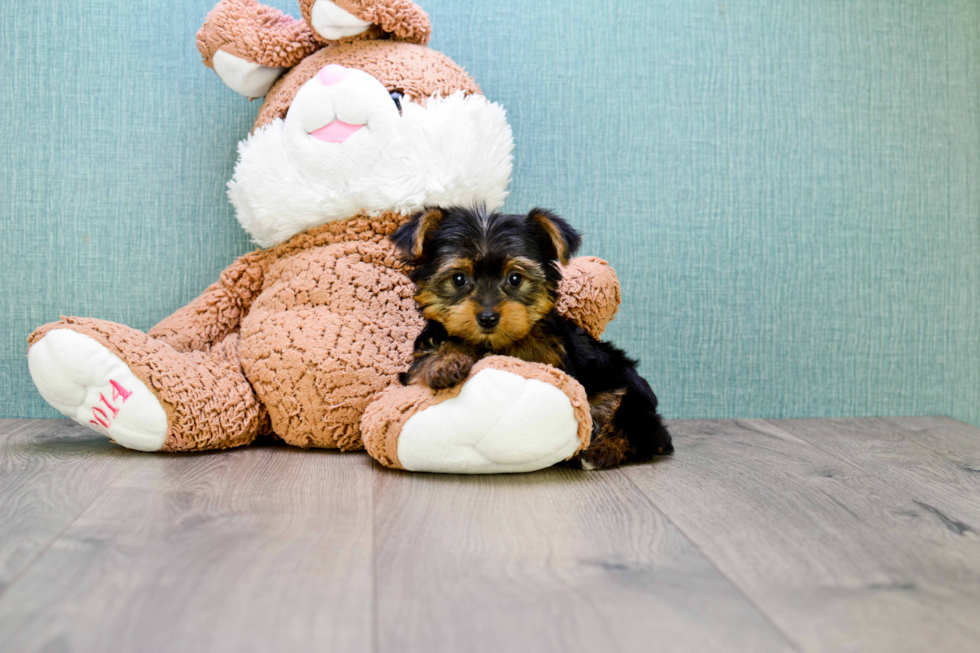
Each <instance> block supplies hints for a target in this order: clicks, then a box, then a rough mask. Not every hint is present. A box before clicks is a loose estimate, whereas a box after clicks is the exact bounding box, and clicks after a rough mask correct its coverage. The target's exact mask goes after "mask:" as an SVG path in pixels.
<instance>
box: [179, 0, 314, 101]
mask: <svg viewBox="0 0 980 653" xmlns="http://www.w3.org/2000/svg"><path fill="white" fill-rule="evenodd" d="M319 48H320V45H319V44H318V43H317V42H316V39H315V37H314V34H313V31H312V30H310V28H309V26H308V25H307V24H306V23H304V22H303V21H300V20H296V19H295V18H293V17H291V16H288V15H286V14H284V13H282V12H281V11H279V10H278V9H274V8H273V7H268V6H266V5H263V4H261V3H259V2H257V1H256V0H221V2H219V3H218V4H217V5H215V7H214V9H212V10H211V12H210V13H208V16H207V18H206V19H205V21H204V25H203V26H202V27H201V29H200V30H199V31H198V32H197V49H198V51H199V52H200V53H201V58H202V60H203V61H204V65H205V66H207V67H208V68H212V69H214V71H215V72H216V73H218V76H219V77H220V78H221V80H222V81H223V82H224V83H225V84H227V85H228V87H229V88H231V89H232V90H233V91H235V92H237V93H241V94H242V95H244V96H246V97H251V98H255V97H262V96H264V95H265V94H266V93H267V92H268V91H269V88H271V87H272V85H273V84H274V83H275V81H276V80H277V79H278V78H279V77H280V76H281V75H282V74H283V73H285V72H286V71H287V70H289V69H290V68H292V67H293V66H295V65H296V64H298V63H299V62H300V61H302V60H303V59H305V58H306V57H307V56H309V55H310V54H313V53H314V52H316V51H317V50H318V49H319Z"/></svg>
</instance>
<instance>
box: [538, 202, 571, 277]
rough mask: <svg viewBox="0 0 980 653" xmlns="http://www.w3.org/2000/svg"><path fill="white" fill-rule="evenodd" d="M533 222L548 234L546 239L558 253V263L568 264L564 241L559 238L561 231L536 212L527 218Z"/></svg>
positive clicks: (546, 217) (544, 216)
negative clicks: (548, 239)
mask: <svg viewBox="0 0 980 653" xmlns="http://www.w3.org/2000/svg"><path fill="white" fill-rule="evenodd" d="M528 217H529V218H531V219H532V220H534V221H535V222H537V223H538V224H539V225H541V227H542V228H543V229H544V230H545V232H546V233H547V234H548V238H550V239H551V244H552V245H554V247H555V251H556V252H557V253H558V261H559V262H560V263H561V264H562V265H565V264H567V263H568V249H567V248H566V247H565V239H564V238H562V236H561V231H559V230H558V227H557V226H555V223H554V222H552V221H551V220H550V219H548V216H546V215H544V214H542V213H538V212H537V211H532V212H531V214H530V215H529V216H528Z"/></svg>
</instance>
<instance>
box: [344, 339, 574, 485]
mask: <svg viewBox="0 0 980 653" xmlns="http://www.w3.org/2000/svg"><path fill="white" fill-rule="evenodd" d="M591 431H592V418H591V415H590V408H589V402H588V400H587V399H586V396H585V390H584V389H583V388H582V386H581V385H580V384H579V383H578V382H577V381H575V380H574V379H572V378H571V377H569V376H568V375H566V374H564V373H563V372H561V371H559V370H557V369H555V368H553V367H549V366H546V365H541V364H538V363H526V362H524V361H521V360H517V359H514V358H508V357H504V356H492V357H489V358H485V359H483V360H482V361H480V362H479V363H477V364H476V365H475V366H474V367H473V370H472V371H471V372H470V375H469V377H468V378H467V380H466V381H465V382H464V383H463V384H462V385H459V386H456V387H454V388H450V389H448V390H441V391H438V392H433V391H432V390H430V389H429V388H427V387H423V386H417V385H412V386H393V387H391V388H389V389H388V390H386V391H385V392H383V393H382V394H381V395H380V396H379V397H378V399H376V400H375V401H374V402H373V403H372V404H371V405H370V406H368V408H367V410H366V411H365V413H364V417H363V419H362V420H361V436H362V438H363V439H364V445H365V447H366V448H367V450H368V453H369V454H371V456H372V457H373V458H375V459H376V460H377V461H378V462H380V463H381V464H383V465H385V466H387V467H393V468H396V469H406V470H409V471H420V472H441V473H449V474H499V473H511V472H530V471H535V470H538V469H543V468H545V467H550V466H552V465H554V464H556V463H558V462H561V461H563V460H568V459H569V458H571V457H572V456H574V455H575V454H576V453H578V452H579V451H581V450H582V449H584V448H585V447H586V446H588V444H589V439H590V437H591Z"/></svg>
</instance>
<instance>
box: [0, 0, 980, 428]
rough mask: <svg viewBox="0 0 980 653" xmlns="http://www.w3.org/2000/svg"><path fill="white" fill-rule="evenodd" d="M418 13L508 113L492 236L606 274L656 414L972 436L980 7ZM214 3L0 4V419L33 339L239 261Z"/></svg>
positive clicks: (229, 110)
mask: <svg viewBox="0 0 980 653" xmlns="http://www.w3.org/2000/svg"><path fill="white" fill-rule="evenodd" d="M421 2H422V4H423V6H424V7H425V8H426V9H427V10H428V11H429V13H430V14H431V15H432V18H433V24H434V31H435V36H434V39H433V44H432V45H433V46H434V47H435V48H436V49H439V50H441V51H443V52H446V53H447V54H449V55H450V56H451V57H453V58H454V59H455V60H456V61H457V62H459V63H460V64H462V65H464V66H465V67H466V68H467V69H468V70H469V71H470V72H471V73H472V74H473V75H474V77H475V78H476V79H477V81H478V82H479V83H480V84H481V85H482V87H483V89H484V91H485V93H486V94H487V95H488V96H489V97H491V98H492V99H494V100H497V101H499V102H500V103H502V104H503V105H504V106H505V107H506V108H507V109H508V111H509V115H510V119H511V122H512V125H513V127H514V130H515V134H516V138H517V151H516V166H515V175H514V182H513V194H512V196H511V198H510V200H509V203H508V208H509V209H511V210H513V211H524V210H526V209H528V208H530V207H531V206H532V205H543V206H546V207H553V208H555V209H557V210H558V211H559V212H560V213H562V214H563V215H565V216H567V217H568V218H570V219H571V221H572V222H573V223H574V224H575V225H577V226H578V227H579V228H580V229H582V230H584V231H585V232H586V234H587V236H586V246H585V252H586V253H588V254H595V255H599V256H602V257H604V258H606V259H608V260H609V261H611V262H612V263H613V264H614V266H615V268H616V270H617V271H618V272H619V275H620V278H621V280H622V283H623V289H624V291H625V292H624V295H623V296H624V304H623V307H622V309H621V311H620V314H619V317H618V318H617V320H616V322H614V324H613V325H612V326H611V328H610V330H609V332H608V335H609V336H610V337H611V338H613V339H615V340H616V341H618V342H619V343H620V344H622V345H623V346H625V347H626V348H627V349H628V350H630V351H631V352H633V353H634V354H635V355H637V356H639V357H640V358H641V359H642V370H643V372H644V373H645V374H646V376H647V377H648V378H649V380H650V381H651V383H652V384H653V386H654V388H655V389H656V391H657V393H658V394H659V395H660V397H661V400H662V407H663V410H664V413H665V414H666V415H667V416H669V417H705V418H716V417H748V416H760V417H803V416H828V415H919V414H945V415H951V416H954V417H957V418H960V419H962V420H966V421H969V422H972V423H973V424H980V191H978V186H980V184H978V181H980V3H977V2H976V1H975V0H942V1H939V0H914V1H913V0H908V1H900V0H865V1H851V2H843V1H839V0H825V1H821V2H813V1H812V0H724V1H721V2H719V1H717V0H714V1H711V2H706V1H694V0H691V1H685V2H673V1H668V0H642V1H639V0H636V1H627V2H618V3H611V2H608V1H607V0H575V1H574V2H568V1H567V0H498V1H496V2H469V1H463V0H421ZM212 4H213V2H212V0H166V1H164V0H150V1H148V2H132V1H131V0H126V1H123V0H117V1H108V0H86V2H78V1H77V0H47V1H45V2H8V1H5V2H3V3H2V4H0V75H2V92H3V98H2V102H0V112H2V123H0V225H2V229H0V252H2V259H0V281H2V291H0V416H3V417H41V416H53V415H54V414H55V413H54V411H52V410H51V409H49V408H48V407H47V406H46V404H44V402H43V401H42V400H41V398H40V396H39V395H38V394H37V392H36V391H35V390H34V387H33V385H32V384H31V383H30V380H29V377H28V372H27V363H26V359H25V357H24V354H25V339H26V337H27V335H28V333H29V332H30V331H31V330H32V329H33V328H34V327H35V326H37V325H40V324H42V323H45V322H48V321H51V320H54V319H57V317H58V316H59V315H61V314H73V315H82V316H95V317H101V318H106V319H109V320H114V321H118V322H123V323H126V324H129V325H132V326H135V327H137V328H140V329H147V328H149V327H150V326H151V325H153V324H154V323H155V322H156V321H158V320H159V319H161V318H163V317H164V316H166V315H167V314H169V313H170V312H172V311H173V310H174V309H176V308H178V307H180V306H181V305H183V304H184V303H186V302H187V301H189V300H190V299H192V298H193V297H194V296H195V295H197V294H198V293H199V292H200V291H201V290H203V289H204V288H205V287H206V286H207V285H208V284H209V283H211V282H212V281H214V280H215V279H216V278H217V275H218V273H219V272H220V271H221V270H222V269H223V268H224V267H225V266H226V265H227V264H228V263H230V262H231V261H232V260H233V259H234V258H235V257H236V256H237V255H239V254H241V253H243V252H245V251H247V250H249V249H250V245H249V242H248V240H247V238H246V237H245V236H244V235H243V233H242V231H241V229H240V228H239V227H238V225H237V223H236V222H235V220H234V217H233V215H232V213H231V211H230V207H229V204H228V201H227V199H226V197H225V182H226V180H227V179H228V178H229V177H230V175H231V172H232V168H233V165H234V160H235V145H236V143H237V141H238V140H239V139H240V138H241V137H242V136H244V135H245V134H246V132H247V130H248V129H249V126H250V125H251V123H252V121H253V118H254V116H255V114H256V112H257V111H258V108H259V103H258V102H252V103H249V102H248V101H247V100H245V99H243V98H241V97H239V96H237V95H235V94H234V93H232V92H231V91H230V90H228V89H227V88H225V87H224V86H223V85H222V84H221V82H220V81H219V80H218V78H217V77H216V76H215V75H214V74H213V73H212V72H211V71H209V70H207V69H205V68H204V67H203V66H202V65H201V64H200V59H199V56H198V54H197V51H196V50H195V45H194V44H195V41H194V34H195V32H196V30H197V28H198V27H199V26H200V24H201V23H202V21H203V19H204V16H205V14H206V13H207V11H208V10H209V9H210V8H211V6H212ZM275 4H276V5H277V6H280V7H282V8H284V9H287V10H291V11H292V12H293V14H294V15H298V9H297V7H296V6H295V0H292V1H290V0H280V1H279V2H276V3H275Z"/></svg>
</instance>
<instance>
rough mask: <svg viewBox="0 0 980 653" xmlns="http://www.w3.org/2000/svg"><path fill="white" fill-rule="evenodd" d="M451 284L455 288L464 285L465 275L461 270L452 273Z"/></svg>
mask: <svg viewBox="0 0 980 653" xmlns="http://www.w3.org/2000/svg"><path fill="white" fill-rule="evenodd" d="M453 285H454V286H456V287H457V288H462V287H463V286H465V285H466V275H465V274H463V273H462V272H457V273H456V274H454V275H453Z"/></svg>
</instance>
